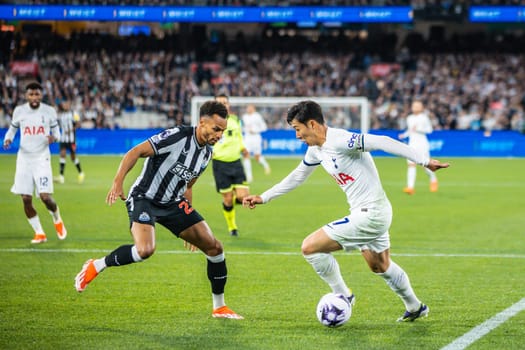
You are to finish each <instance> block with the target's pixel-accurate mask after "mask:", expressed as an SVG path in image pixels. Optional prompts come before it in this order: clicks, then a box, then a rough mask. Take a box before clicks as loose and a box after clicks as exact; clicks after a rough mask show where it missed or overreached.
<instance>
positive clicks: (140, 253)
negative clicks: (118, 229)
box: [75, 222, 155, 292]
mask: <svg viewBox="0 0 525 350" xmlns="http://www.w3.org/2000/svg"><path fill="white" fill-rule="evenodd" d="M131 235H132V236H133V242H134V244H126V245H122V246H120V247H118V248H117V249H115V250H113V251H112V252H111V253H109V254H108V255H106V256H105V257H102V258H100V259H89V260H88V261H86V262H85V263H84V266H82V270H80V272H79V273H78V274H77V276H76V277H75V288H76V289H77V291H78V292H82V291H84V289H86V287H87V285H88V284H89V283H90V282H91V281H93V280H94V279H95V277H97V276H98V274H99V273H101V272H102V271H104V270H105V269H106V267H109V266H123V265H129V264H132V263H137V262H141V261H144V260H145V259H147V258H149V257H150V256H151V255H153V253H154V252H155V227H154V226H153V225H149V224H141V223H138V222H133V224H132V225H131Z"/></svg>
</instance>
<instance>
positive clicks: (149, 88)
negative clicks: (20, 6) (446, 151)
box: [0, 1, 525, 130]
mask: <svg viewBox="0 0 525 350" xmlns="http://www.w3.org/2000/svg"><path fill="white" fill-rule="evenodd" d="M94 2H97V1H94ZM94 2H91V1H86V2H79V4H84V3H94ZM182 2H183V3H185V4H190V3H191V5H197V4H207V5H209V4H210V3H213V1H211V2H210V1H203V2H198V1H197V2H184V1H182ZM349 2H352V3H354V2H356V3H357V2H358V3H360V4H364V3H366V4H374V3H376V2H374V1H324V2H322V4H323V5H341V4H344V5H346V4H347V3H349ZM400 2H402V1H400ZM400 2H398V1H392V2H389V3H396V4H399V3H400ZM524 2H525V1H524ZM31 3H38V2H31ZM46 3H49V2H46ZM61 3H63V2H61ZM73 3H75V4H76V2H73ZM108 3H109V2H108ZM129 3H134V4H135V3H138V4H141V2H135V1H131V2H129ZM173 3H175V4H179V2H176V1H174V2H173ZM173 3H171V2H170V4H173ZM224 3H227V4H229V5H233V4H230V3H229V2H227V1H226V2H224ZM235 3H236V4H244V2H235ZM268 3H271V2H270V1H269V2H268ZM288 3H289V4H293V5H298V4H303V5H308V4H309V5H311V4H313V3H318V2H317V1H312V2H308V1H302V2H299V1H297V2H293V1H290V2H288ZM384 3H386V2H384ZM410 3H411V4H412V6H414V7H415V8H416V7H417V6H418V4H419V6H420V7H421V8H426V9H428V8H431V7H432V6H437V5H439V6H441V7H443V6H445V3H447V4H448V5H447V6H449V7H450V5H451V4H459V5H464V2H462V1H452V2H451V1H448V2H444V1H441V2H440V1H436V2H434V1H412V2H410ZM471 3H483V4H487V3H490V4H494V3H498V4H509V5H511V4H516V3H518V2H517V1H490V2H487V1H484V2H482V1H477V2H476V1H474V2H471ZM244 5H246V4H244ZM384 28H385V27H381V29H380V30H374V29H373V28H372V27H370V28H367V29H368V30H367V31H363V30H361V27H355V28H350V29H348V28H346V29H339V30H335V31H331V32H328V31H326V32H325V33H323V31H322V30H317V34H315V35H312V34H311V33H310V34H309V35H306V34H303V32H301V31H300V30H296V29H292V30H290V29H283V28H272V27H265V28H264V29H263V30H260V31H259V34H260V35H248V34H246V33H243V32H238V33H236V34H235V35H233V36H232V35H229V37H227V36H226V35H225V34H221V33H219V34H218V36H217V38H216V39H215V40H211V39H210V38H209V37H208V36H207V34H202V33H200V34H199V32H198V31H195V29H194V28H191V27H185V28H184V27H183V28H182V29H183V30H179V31H166V32H164V33H163V35H161V36H158V35H151V36H146V35H137V36H134V37H133V38H129V37H122V36H118V35H115V34H111V33H109V32H108V31H103V30H84V31H71V32H70V33H68V34H67V35H63V34H58V33H57V32H56V31H54V30H17V31H5V32H0V126H6V125H7V124H8V122H9V118H10V115H11V113H12V110H13V108H14V106H16V105H17V104H19V103H20V102H21V99H22V98H23V96H22V94H21V87H22V86H23V84H24V82H25V81H26V80H28V79H34V78H36V79H38V80H40V81H41V82H42V83H43V84H44V86H45V99H46V101H47V102H49V103H51V104H56V103H58V102H59V101H60V100H62V99H68V100H72V101H73V106H74V108H75V109H76V110H77V111H78V112H79V113H80V114H81V116H82V124H83V127H86V128H145V127H165V126H171V125H177V124H181V123H188V122H189V111H190V101H191V98H192V97H193V96H196V95H201V96H206V95H214V94H218V93H226V94H228V95H231V96H366V97H367V98H368V99H369V100H370V102H371V117H372V128H394V129H403V128H404V127H405V124H404V116H405V115H407V114H408V110H409V102H410V101H411V100H412V99H414V98H421V99H424V100H425V102H426V105H427V106H428V107H429V109H430V110H431V111H432V112H433V114H432V119H433V123H434V127H435V128H436V129H474V130H476V129H491V130H508V129H513V130H522V129H523V119H524V111H523V110H524V106H525V87H524V85H523V81H525V68H524V67H525V62H524V60H525V56H524V55H523V54H522V52H521V48H522V47H523V46H524V44H525V35H523V34H521V32H519V31H504V32H503V31H495V32H483V31H465V32H462V33H461V32H460V33H454V34H453V35H450V36H448V37H445V36H444V35H439V31H437V34H436V32H435V31H432V30H430V34H429V35H425V34H423V33H421V32H418V31H416V30H411V31H409V33H408V34H407V35H405V36H404V37H399V36H398V34H397V33H395V32H394V31H392V30H383V29H384ZM387 29H388V27H387ZM431 29H432V28H431ZM310 32H311V31H310ZM27 62H30V63H32V64H33V65H34V67H33V68H30V69H35V67H36V69H37V70H38V72H33V71H31V72H32V74H29V76H27V73H28V72H27V71H25V73H26V75H23V74H20V72H18V71H17V69H22V68H21V67H25V68H23V69H27V65H25V66H22V65H21V64H19V65H17V63H27ZM30 67H31V65H30ZM31 72H30V73H31ZM268 124H269V126H270V127H281V126H282V123H280V122H279V121H278V120H269V121H268Z"/></svg>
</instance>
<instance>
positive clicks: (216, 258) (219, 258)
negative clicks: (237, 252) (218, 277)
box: [206, 253, 225, 264]
mask: <svg viewBox="0 0 525 350" xmlns="http://www.w3.org/2000/svg"><path fill="white" fill-rule="evenodd" d="M224 258H225V256H224V253H221V254H219V255H215V256H209V255H206V259H208V260H209V261H211V262H212V263H215V264H217V263H220V262H223V261H224Z"/></svg>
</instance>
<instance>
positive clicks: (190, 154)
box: [75, 101, 242, 319]
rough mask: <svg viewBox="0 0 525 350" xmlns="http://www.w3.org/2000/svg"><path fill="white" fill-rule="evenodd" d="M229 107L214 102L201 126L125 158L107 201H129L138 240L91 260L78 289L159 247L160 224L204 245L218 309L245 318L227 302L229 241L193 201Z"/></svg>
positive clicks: (203, 111)
mask: <svg viewBox="0 0 525 350" xmlns="http://www.w3.org/2000/svg"><path fill="white" fill-rule="evenodd" d="M227 114H228V112H227V109H226V107H225V106H224V105H223V104H221V103H219V102H215V101H208V102H206V103H204V104H203V105H202V106H201V108H200V120H199V123H198V125H197V126H196V127H192V126H178V127H174V128H172V129H167V130H164V131H163V132H161V133H159V134H157V135H154V136H152V137H150V138H149V139H148V140H147V141H144V142H142V143H141V144H139V145H137V146H135V147H133V148H132V149H131V150H129V151H128V152H127V153H126V154H125V155H124V157H123V158H122V161H121V163H120V166H119V168H118V170H117V174H116V175H115V178H114V179H113V185H112V186H111V189H110V190H109V192H108V194H107V197H106V202H107V203H108V204H109V205H112V204H114V203H115V202H116V201H117V199H118V198H120V199H122V200H125V201H126V206H127V209H128V216H129V220H130V225H131V234H132V236H133V241H134V242H133V244H126V245H122V246H120V247H118V248H117V249H115V250H114V251H112V252H111V253H109V254H108V255H106V256H105V257H102V258H99V259H89V260H88V261H86V263H85V264H84V266H83V267H82V270H81V271H80V272H79V273H78V275H77V276H76V278H75V288H76V289H77V291H78V292H82V291H84V289H85V288H86V287H87V285H88V284H89V283H90V282H91V281H93V279H94V278H95V277H96V276H97V275H98V274H100V273H101V272H102V271H103V270H104V269H106V268H108V267H114V266H123V265H128V264H132V263H137V262H141V261H143V260H145V259H147V258H149V257H150V256H151V255H152V254H153V253H154V252H155V223H159V224H161V225H162V226H164V227H166V228H167V229H168V230H170V231H171V232H172V233H173V234H174V235H175V236H177V237H179V238H181V239H183V240H184V241H185V242H187V243H189V244H190V247H191V248H195V247H196V248H198V249H200V250H201V251H202V252H203V253H204V255H205V257H206V261H207V273H208V279H209V280H210V283H211V289H212V301H213V311H212V316H213V317H217V318H233V319H242V316H240V315H238V314H237V313H235V312H234V311H232V310H231V309H230V308H229V307H228V306H226V304H225V302H224V287H225V284H226V280H227V269H226V260H225V258H224V252H223V246H222V243H221V242H220V241H218V240H217V239H216V238H215V237H214V235H213V233H212V231H211V229H210V227H209V226H208V224H207V223H206V221H205V220H204V218H203V217H202V216H201V215H200V214H199V213H198V212H197V210H195V209H194V208H193V207H192V205H191V202H192V187H193V185H194V184H195V182H196V181H197V179H198V177H199V176H200V175H201V174H202V173H203V172H204V170H205V169H206V167H207V165H208V163H209V161H210V159H211V155H212V148H211V146H212V145H214V144H215V143H216V142H217V141H219V140H220V138H221V137H222V134H223V132H224V130H226V124H227V122H226V117H227ZM139 158H146V160H145V162H144V166H143V169H142V172H141V174H140V175H139V177H138V178H137V179H136V180H135V183H134V184H133V185H132V186H131V189H130V192H129V195H128V196H127V197H126V196H125V195H124V189H123V185H124V179H125V177H126V175H127V174H128V172H129V171H130V170H131V169H132V168H133V167H134V166H135V164H136V162H137V161H138V159H139Z"/></svg>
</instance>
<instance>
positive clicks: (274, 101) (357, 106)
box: [191, 96, 370, 133]
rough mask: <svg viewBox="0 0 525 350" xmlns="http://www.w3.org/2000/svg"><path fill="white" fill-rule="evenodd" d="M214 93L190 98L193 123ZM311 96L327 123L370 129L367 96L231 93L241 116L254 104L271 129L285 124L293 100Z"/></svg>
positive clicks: (294, 101) (283, 126)
mask: <svg viewBox="0 0 525 350" xmlns="http://www.w3.org/2000/svg"><path fill="white" fill-rule="evenodd" d="M211 99H213V96H195V97H193V98H192V99H191V125H197V123H198V121H199V108H200V106H201V105H202V104H203V103H204V102H206V101H209V100H211ZM304 100H312V101H315V102H317V103H319V104H320V105H321V107H322V108H323V113H324V116H325V119H326V121H327V124H328V125H330V126H338V127H343V128H346V129H354V130H359V131H360V132H362V133H366V132H368V130H369V129H370V114H369V105H368V99H367V98H366V97H311V96H309V97H302V96H296V97H236V96H231V97H229V101H230V107H231V109H232V110H233V112H235V113H236V114H237V115H239V117H241V115H242V114H243V113H244V107H246V106H247V105H250V104H253V105H254V106H255V107H256V109H257V110H258V111H259V112H261V109H262V110H264V111H265V112H266V113H261V114H262V115H263V117H265V119H266V121H267V122H269V120H268V119H270V118H271V119H272V120H273V121H274V123H273V124H272V123H268V124H269V125H268V128H269V129H279V128H286V127H287V125H286V118H285V116H286V111H287V110H288V108H290V107H291V106H292V105H293V104H295V103H297V102H299V101H304Z"/></svg>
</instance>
